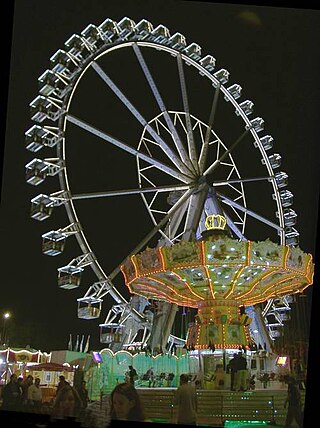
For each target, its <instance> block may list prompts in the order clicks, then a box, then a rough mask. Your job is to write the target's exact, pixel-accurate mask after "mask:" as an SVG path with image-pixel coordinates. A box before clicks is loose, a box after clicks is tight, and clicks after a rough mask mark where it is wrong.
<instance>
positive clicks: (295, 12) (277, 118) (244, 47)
mask: <svg viewBox="0 0 320 428" xmlns="http://www.w3.org/2000/svg"><path fill="white" fill-rule="evenodd" d="M124 16H128V17H130V18H132V19H133V20H134V21H135V22H139V21H140V20H141V19H143V18H145V19H147V20H149V21H150V22H151V23H152V24H153V25H154V27H156V26H157V25H158V24H163V25H165V26H166V27H168V28H169V30H170V32H171V34H174V33H175V32H181V33H182V34H184V35H185V37H186V39H187V42H188V43H191V42H196V43H198V44H199V45H200V46H201V47H202V52H203V54H204V53H206V54H211V55H213V56H214V57H215V58H216V59H217V65H216V70H218V69H219V68H226V69H227V70H228V71H229V72H230V84H231V83H239V84H240V85H241V86H242V87H243V91H242V94H243V95H242V100H245V99H250V100H252V101H253V102H254V114H253V115H252V116H251V117H252V118H253V117H256V116H260V117H262V118H263V119H264V120H265V131H266V132H265V133H266V134H270V135H272V136H273V138H274V140H275V145H274V149H273V152H275V153H280V154H281V155H282V165H281V170H283V171H285V172H287V173H288V175H289V185H288V187H287V189H288V190H290V191H292V193H293V194H294V205H293V209H294V210H295V211H296V212H297V213H298V223H297V229H298V231H299V232H300V248H301V249H302V250H303V251H305V252H309V253H312V254H313V255H315V251H316V229H317V228H316V226H317V217H318V213H317V211H318V194H319V148H318V146H319V131H318V124H319V119H320V113H319V112H320V108H319V107H320V101H319V100H320V88H319V85H318V76H319V70H320V52H319V49H318V48H317V44H318V43H317V42H316V41H317V40H319V39H320V25H319V18H320V15H319V12H318V11H314V10H313V11H311V10H304V9H292V8H283V7H266V6H252V5H247V6H245V5H239V4H238V5H237V4H234V5H231V4H223V5H222V4H218V3H213V2H208V3H205V2H192V1H191V2H186V1H166V2H156V1H138V0H136V1H134V2H133V1H123V0H121V1H118V2H110V1H108V2H107V1H105V2H102V1H101V0H96V1H89V0H68V1H61V0H56V1H55V2H49V1H44V2H39V1H37V0H28V2H25V1H23V0H20V1H16V5H15V13H14V26H13V38H12V56H11V67H10V75H9V91H8V104H7V124H6V135H5V148H4V168H3V181H2V200H1V210H0V228H1V229H0V242H1V247H2V251H1V266H2V274H1V300H0V310H1V311H2V312H3V311H4V310H10V311H11V312H12V314H13V319H12V320H10V323H12V324H13V325H15V327H16V328H17V329H19V328H20V329H22V328H24V334H25V335H26V338H27V337H29V336H30V331H33V336H34V338H33V339H31V343H30V341H28V342H27V343H25V345H27V344H29V345H31V346H32V347H35V348H40V349H41V350H43V351H50V350H52V349H65V348H66V346H67V343H68V338H69V334H70V333H71V334H72V335H73V337H75V335H77V334H80V335H81V334H85V335H87V334H91V337H92V341H91V347H92V348H96V349H99V348H101V347H102V345H100V344H99V328H98V324H99V323H101V322H103V321H104V318H105V316H106V315H107V311H108V308H110V307H111V305H112V304H113V301H112V299H111V298H109V299H106V300H105V302H104V305H103V312H102V315H101V317H100V319H99V320H93V321H85V320H80V319H78V318H77V314H76V309H77V301H76V299H77V298H78V297H82V296H83V295H84V293H85V291H86V290H87V288H88V287H89V285H90V284H92V283H93V282H94V281H96V277H95V276H94V274H93V272H92V271H91V269H90V268H89V267H88V268H86V270H85V273H84V276H83V279H82V285H81V287H80V288H79V289H75V290H63V289H59V288H58V285H57V268H58V267H61V266H63V265H66V264H67V263H68V262H69V261H70V260H71V259H73V258H74V257H77V256H78V255H80V253H81V252H80V249H79V247H78V244H77V242H76V240H75V238H73V237H71V238H69V239H68V241H67V245H66V250H65V252H64V253H63V255H61V256H57V257H48V256H44V255H42V253H41V235H42V234H43V233H45V232H47V231H49V230H52V229H58V228H61V227H65V226H66V225H67V224H69V221H68V218H67V215H66V213H65V210H64V208H63V207H59V208H57V209H55V210H54V212H53V214H52V216H51V218H50V219H49V220H47V221H44V222H38V221H36V220H33V219H31V218H30V215H29V211H30V199H31V198H32V197H34V196H36V195H37V194H38V193H46V194H48V193H50V192H54V191H58V190H60V188H59V183H58V178H57V177H49V178H48V179H47V180H46V182H45V183H44V184H42V185H40V186H38V187H34V186H31V185H29V184H27V183H26V182H25V168H24V166H25V164H26V163H28V162H29V161H31V160H32V159H33V158H34V157H40V158H42V157H55V150H54V149H53V150H52V151H51V152H50V153H49V151H48V152H45V151H40V152H38V153H35V154H34V153H31V152H29V151H27V150H26V149H25V140H24V133H25V131H26V130H27V129H29V128H30V127H31V126H32V124H33V122H32V121H31V119H30V114H29V103H30V102H31V101H32V100H33V99H34V98H35V97H36V96H37V94H38V77H39V76H40V75H41V74H42V73H43V72H44V71H45V70H46V69H47V68H50V62H49V60H50V57H51V56H52V55H53V54H54V53H55V52H56V51H57V50H58V49H63V47H64V43H65V41H66V40H67V39H68V38H69V37H70V36H71V35H72V34H74V33H76V34H80V32H81V31H82V30H83V29H84V28H85V27H86V26H87V25H88V24H89V23H92V24H95V25H97V26H98V25H100V24H101V23H102V22H103V21H104V20H105V19H106V18H107V17H109V18H111V19H113V20H115V21H120V19H121V18H123V17H124ZM162 57H163V55H161V54H159V59H158V60H155V62H154V63H153V64H154V65H153V67H154V68H153V69H152V70H153V72H154V73H155V75H156V73H159V82H160V81H161V82H162V83H161V85H162V86H161V87H163V88H164V93H166V94H167V97H168V98H167V99H166V101H167V103H168V108H169V109H170V108H171V109H177V108H178V102H177V99H175V98H174V96H173V95H172V94H174V92H173V90H174V87H175V86H176V85H177V84H178V81H177V80H174V79H173V78H172V79H171V78H170V80H169V79H168V78H167V76H166V68H165V66H164V63H163V62H162V61H166V59H162ZM126 61H127V59H125V58H124V59H123V62H121V58H120V61H118V62H116V61H115V64H113V62H112V60H109V63H108V60H106V64H105V66H106V67H107V69H108V72H110V75H111V77H112V78H113V79H117V81H119V82H121V85H122V88H123V89H124V90H125V91H126V94H127V95H130V97H131V99H132V98H133V97H136V98H135V100H136V102H137V105H139V107H140V108H141V109H142V110H143V109H144V113H145V114H149V116H148V119H149V118H152V117H154V116H155V115H156V114H157V111H156V108H155V106H152V107H151V103H150V104H149V99H148V96H149V97H150V95H146V94H144V93H141V92H137V90H136V86H135V83H136V82H135V81H134V80H133V78H132V75H131V73H130V72H129V71H130V67H129V68H128V67H126V64H127V63H126ZM157 61H158V62H157ZM119 63H120V65H119ZM128 64H129V63H128ZM91 74H92V73H91ZM138 83H139V82H138ZM138 83H137V87H138ZM166 84H167V87H165V86H166ZM85 85H87V86H85ZM104 91H105V92H107V91H106V87H105V85H104V84H103V83H102V82H101V81H99V79H98V78H97V77H96V76H91V75H90V73H88V79H87V81H86V82H84V84H83V85H82V84H81V85H79V91H78V93H77V94H76V95H75V98H74V101H73V109H74V110H73V111H74V112H75V115H77V116H79V117H80V118H83V119H84V120H87V121H88V122H89V123H92V124H94V125H95V126H97V127H99V128H101V129H104V130H105V131H107V132H110V134H111V135H115V136H117V137H118V138H120V139H122V140H124V141H129V140H130V138H132V137H133V135H138V134H139V132H140V133H141V128H140V129H138V128H139V127H137V125H136V124H134V122H133V121H131V122H130V124H129V120H128V121H127V119H125V116H124V112H123V111H122V110H121V108H123V106H121V105H119V103H117V102H113V99H112V100H111V98H109V99H107V100H105V101H104V100H103V97H102V95H103V92H104ZM189 92H190V97H191V99H193V100H194V102H195V104H196V102H197V103H198V105H200V106H201V107H199V109H198V110H197V114H198V115H199V116H200V117H201V119H202V120H204V121H207V119H208V117H209V112H210V110H209V109H210V106H211V105H210V103H209V102H208V100H209V98H210V97H209V96H208V92H206V91H205V90H203V92H201V90H200V89H199V88H198V87H197V86H196V85H195V86H194V87H193V88H192V89H191V88H189ZM170 94H171V98H170ZM104 103H105V104H104ZM180 103H181V100H180ZM149 107H150V108H149ZM148 108H149V111H148ZM180 108H181V107H180ZM146 112H147V113H146ZM217 114H218V113H217ZM219 114H220V113H219ZM128 116H129V113H127V117H128ZM221 120H222V119H221ZM106 122H108V125H107V127H105V128H103V127H104V126H105V123H106ZM218 123H219V122H218ZM87 136H88V135H87V134H84V133H82V132H80V131H79V130H77V129H73V132H72V129H71V131H70V140H69V142H68V143H67V145H68V148H67V156H69V158H68V159H69V161H68V162H69V164H68V165H69V166H70V176H69V177H70V187H71V188H72V190H73V192H74V193H84V192H94V191H103V190H115V189H121V188H122V189H126V188H133V187H137V180H136V175H135V173H134V162H135V161H134V159H133V160H132V159H131V158H130V156H129V155H126V154H123V153H119V150H117V149H115V148H112V147H109V146H108V144H107V143H104V144H101V142H100V141H98V139H94V138H93V139H92V140H93V141H91V142H90V143H89V141H88V138H87ZM221 137H222V138H223V135H222V136H221ZM229 137H230V138H231V137H232V135H231V134H230V136H229ZM129 142H130V143H131V144H132V145H133V141H129ZM238 155H239V159H241V161H240V163H241V164H242V166H243V168H246V172H243V176H247V177H250V176H254V173H255V165H257V163H259V162H260V161H259V158H255V157H254V151H253V150H252V149H251V150H249V149H248V148H247V147H245V146H243V147H242V148H241V150H240V151H239V153H238ZM68 172H69V170H68ZM164 184H169V182H168V183H164ZM254 192H255V190H254V189H253V190H252V192H251V194H252V195H253V196H252V198H253V199H254V201H253V202H254V203H255V204H256V205H255V206H256V207H259V205H260V206H261V207H262V208H261V209H262V212H263V211H264V210H267V211H268V210H271V211H275V209H274V207H275V204H274V203H273V201H272V199H271V194H270V192H269V194H268V195H265V194H264V193H263V191H262V193H261V192H258V193H254ZM272 204H273V205H272ZM77 212H78V215H79V219H80V222H81V224H82V226H83V229H84V230H85V234H86V236H87V238H88V240H89V243H90V245H91V248H92V249H93V251H94V252H95V254H96V255H97V256H98V259H99V261H101V264H102V266H103V267H104V268H105V270H106V273H109V272H111V271H112V270H113V269H114V268H115V267H116V266H117V265H118V264H119V263H120V262H121V261H122V260H123V258H125V256H126V255H127V254H128V253H129V252H130V251H131V250H132V249H133V248H134V247H135V245H136V244H137V243H138V242H140V241H141V240H142V239H143V237H144V236H145V235H146V233H147V232H148V231H149V230H150V229H151V228H152V224H151V222H150V219H148V218H147V217H146V213H145V210H144V207H143V204H142V201H141V199H139V197H138V196H130V197H128V198H123V197H122V198H120V197H119V198H117V199H113V200H112V201H111V200H108V201H106V200H105V199H101V200H90V201H82V202H81V203H79V205H77ZM273 215H274V214H273ZM144 216H145V217H144ZM272 220H275V219H274V218H272ZM266 237H267V236H260V235H259V232H255V230H254V228H253V229H252V236H250V237H249V238H251V239H257V240H258V239H265V238H266ZM115 284H116V285H117V286H118V287H119V289H121V291H122V292H123V293H124V295H127V294H126V290H125V288H124V287H125V286H124V284H123V280H122V277H121V276H119V277H117V279H116V280H115ZM310 294H311V291H308V295H309V297H310ZM8 327H9V322H8ZM28 332H29V333H28ZM28 334H29V336H28ZM26 340H27V339H26Z"/></svg>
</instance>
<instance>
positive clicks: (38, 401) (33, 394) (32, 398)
mask: <svg viewBox="0 0 320 428" xmlns="http://www.w3.org/2000/svg"><path fill="white" fill-rule="evenodd" d="M28 406H29V409H30V411H31V412H33V413H41V406H42V390H41V388H40V379H39V378H38V377H37V378H36V379H35V381H34V383H33V384H32V385H30V386H29V388H28Z"/></svg>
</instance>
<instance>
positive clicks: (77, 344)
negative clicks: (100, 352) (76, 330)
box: [73, 334, 79, 352]
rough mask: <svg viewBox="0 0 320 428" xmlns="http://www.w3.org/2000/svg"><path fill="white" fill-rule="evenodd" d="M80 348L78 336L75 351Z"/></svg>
mask: <svg viewBox="0 0 320 428" xmlns="http://www.w3.org/2000/svg"><path fill="white" fill-rule="evenodd" d="M78 348H79V335H78V334H77V340H76V344H75V345H74V348H73V350H74V351H75V352H76V351H77V350H78Z"/></svg>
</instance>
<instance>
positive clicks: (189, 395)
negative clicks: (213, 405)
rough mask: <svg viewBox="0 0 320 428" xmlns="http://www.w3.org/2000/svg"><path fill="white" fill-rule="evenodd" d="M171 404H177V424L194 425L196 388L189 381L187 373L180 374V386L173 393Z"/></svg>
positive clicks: (195, 419) (195, 418) (195, 420)
mask: <svg viewBox="0 0 320 428" xmlns="http://www.w3.org/2000/svg"><path fill="white" fill-rule="evenodd" d="M173 404H174V405H176V406H178V417H177V422H178V424H183V425H196V422H197V398H196V389H195V387H194V386H193V385H191V384H190V383H189V376H188V375H187V374H184V373H183V374H181V375H180V386H179V387H178V389H177V391H176V393H175V395H174V398H173Z"/></svg>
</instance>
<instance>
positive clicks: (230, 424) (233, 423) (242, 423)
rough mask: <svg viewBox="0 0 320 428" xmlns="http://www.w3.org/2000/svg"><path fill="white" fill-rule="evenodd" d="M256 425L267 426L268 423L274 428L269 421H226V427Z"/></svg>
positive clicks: (248, 427)
mask: <svg viewBox="0 0 320 428" xmlns="http://www.w3.org/2000/svg"><path fill="white" fill-rule="evenodd" d="M253 425H254V426H255V427H256V428H259V427H265V426H266V425H268V426H269V427H270V428H272V425H270V422H269V421H228V420H227V421H225V423H224V425H223V426H224V428H238V427H241V428H251V427H252V426H253Z"/></svg>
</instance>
